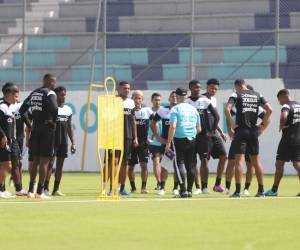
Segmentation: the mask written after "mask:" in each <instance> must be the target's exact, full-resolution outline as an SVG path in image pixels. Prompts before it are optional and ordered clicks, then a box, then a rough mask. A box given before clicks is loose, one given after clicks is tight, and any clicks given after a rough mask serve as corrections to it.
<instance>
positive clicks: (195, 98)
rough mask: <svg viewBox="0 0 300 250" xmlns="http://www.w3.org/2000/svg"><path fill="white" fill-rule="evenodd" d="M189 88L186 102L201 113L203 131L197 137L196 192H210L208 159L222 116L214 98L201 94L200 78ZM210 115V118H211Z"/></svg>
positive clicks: (191, 83) (190, 84)
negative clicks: (199, 163)
mask: <svg viewBox="0 0 300 250" xmlns="http://www.w3.org/2000/svg"><path fill="white" fill-rule="evenodd" d="M189 89H190V91H191V96H190V97H189V98H187V100H186V102H187V103H189V104H190V105H192V106H193V107H194V108H195V109H196V110H197V111H198V113H199V115H200V118H201V128H202V131H201V133H199V134H197V137H196V151H195V156H194V158H195V162H194V164H195V167H194V170H195V182H196V190H195V192H194V194H209V191H208V188H207V183H208V161H209V159H210V151H211V150H210V149H211V148H212V146H211V145H212V142H211V137H212V134H213V133H214V131H215V130H216V129H217V127H218V123H219V120H220V116H219V114H218V112H217V110H216V109H215V108H214V106H213V103H212V100H211V99H209V98H207V97H206V96H203V95H201V94H200V92H201V85H200V82H199V81H198V80H192V81H190V83H189ZM209 117H211V118H210V120H209ZM197 154H199V157H200V160H201V166H200V176H201V186H202V190H201V189H200V185H199V182H198V175H199V174H198V169H197Z"/></svg>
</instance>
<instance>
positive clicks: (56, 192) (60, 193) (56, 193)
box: [52, 190, 66, 196]
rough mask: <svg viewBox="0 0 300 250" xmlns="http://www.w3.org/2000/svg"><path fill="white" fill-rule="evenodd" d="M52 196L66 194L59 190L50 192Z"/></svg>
mask: <svg viewBox="0 0 300 250" xmlns="http://www.w3.org/2000/svg"><path fill="white" fill-rule="evenodd" d="M52 196H66V195H65V194H64V193H62V192H60V191H59V190H57V191H55V192H52Z"/></svg>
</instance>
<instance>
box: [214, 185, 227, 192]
mask: <svg viewBox="0 0 300 250" xmlns="http://www.w3.org/2000/svg"><path fill="white" fill-rule="evenodd" d="M213 190H214V191H215V192H217V193H223V192H224V190H225V189H224V188H223V186H222V185H218V186H216V185H215V186H214V188H213Z"/></svg>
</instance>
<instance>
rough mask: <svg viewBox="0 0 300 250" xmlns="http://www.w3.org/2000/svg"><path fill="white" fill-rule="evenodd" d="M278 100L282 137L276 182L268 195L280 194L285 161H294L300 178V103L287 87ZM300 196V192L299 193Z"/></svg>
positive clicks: (279, 93)
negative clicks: (280, 106) (292, 96)
mask: <svg viewBox="0 0 300 250" xmlns="http://www.w3.org/2000/svg"><path fill="white" fill-rule="evenodd" d="M277 98H278V102H279V103H280V105H282V109H281V115H280V124H279V131H282V137H281V140H280V142H279V145H278V150H277V157H276V164H275V166H276V171H275V176H274V184H273V186H272V188H271V189H270V190H268V191H267V192H266V193H265V195H266V196H278V187H279V184H280V181H281V178H282V176H283V171H284V164H285V162H290V161H291V162H293V166H294V168H295V169H296V171H297V173H298V177H299V180H300V103H299V102H297V101H293V100H292V98H291V96H290V93H289V91H288V90H287V89H282V90H280V91H279V92H278V94H277ZM297 196H300V193H298V194H297Z"/></svg>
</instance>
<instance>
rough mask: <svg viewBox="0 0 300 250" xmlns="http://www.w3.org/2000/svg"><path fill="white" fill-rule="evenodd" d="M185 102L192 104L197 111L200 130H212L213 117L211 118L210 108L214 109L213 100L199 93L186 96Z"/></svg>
mask: <svg viewBox="0 0 300 250" xmlns="http://www.w3.org/2000/svg"><path fill="white" fill-rule="evenodd" d="M186 103H188V104H190V105H192V106H193V107H194V108H195V109H196V110H197V111H198V113H199V115H200V119H201V128H202V132H204V133H206V132H211V131H213V130H214V128H213V123H214V118H213V120H212V119H211V117H212V116H213V115H212V113H213V112H212V109H215V108H214V106H213V105H214V103H213V100H211V99H209V98H207V97H206V96H204V95H201V96H199V97H195V98H193V97H189V98H187V100H186ZM215 105H216V103H215Z"/></svg>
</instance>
